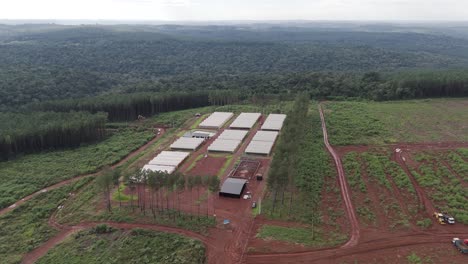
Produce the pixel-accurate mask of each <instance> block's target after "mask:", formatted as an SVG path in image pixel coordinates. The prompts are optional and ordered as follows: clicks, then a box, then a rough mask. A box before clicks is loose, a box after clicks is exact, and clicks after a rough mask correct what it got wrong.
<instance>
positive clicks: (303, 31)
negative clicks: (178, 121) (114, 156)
mask: <svg viewBox="0 0 468 264" xmlns="http://www.w3.org/2000/svg"><path fill="white" fill-rule="evenodd" d="M457 30H458V29H456V28H454V27H450V29H448V28H447V30H446V31H447V32H448V33H447V34H445V33H444V29H443V27H435V30H434V31H431V30H429V29H428V28H425V29H422V28H420V27H414V28H411V27H391V26H389V25H380V26H376V25H368V26H366V27H362V28H361V27H360V26H359V25H345V24H343V25H341V24H340V25H328V24H323V25H316V26H315V27H314V26H309V25H301V24H295V25H268V24H252V25H224V26H177V25H119V26H99V25H95V26H63V25H53V24H50V25H48V24H42V25H18V26H11V25H0V113H1V112H4V113H3V114H2V116H1V121H2V122H1V124H0V132H1V133H0V140H1V141H0V143H1V148H2V157H3V158H9V157H11V156H14V155H16V154H17V153H21V152H30V151H37V150H42V149H48V148H57V147H69V146H77V145H79V144H81V143H82V142H88V141H92V140H98V139H100V138H101V137H103V133H102V126H103V124H104V122H105V120H106V116H107V120H108V121H127V120H135V119H137V118H138V116H139V115H142V116H151V115H154V114H158V113H162V112H167V111H174V110H179V109H187V108H193V107H200V106H207V105H224V104H230V103H234V102H239V101H246V100H255V102H258V100H266V99H268V98H277V99H292V98H294V97H295V96H296V95H297V94H305V95H307V96H308V97H310V98H313V99H329V100H340V99H350V98H352V99H364V100H396V99H411V98H427V97H462V96H468V71H466V69H467V68H468V40H467V39H466V38H463V37H457V35H456V34H455V32H458V31H457ZM465 33H466V32H465ZM461 36H462V35H461ZM463 36H465V35H463ZM466 36H468V34H466ZM85 112H86V113H85ZM100 112H103V113H100Z"/></svg>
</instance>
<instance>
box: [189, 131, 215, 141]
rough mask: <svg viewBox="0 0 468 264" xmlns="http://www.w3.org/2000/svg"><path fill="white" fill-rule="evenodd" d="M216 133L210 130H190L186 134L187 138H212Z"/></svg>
mask: <svg viewBox="0 0 468 264" xmlns="http://www.w3.org/2000/svg"><path fill="white" fill-rule="evenodd" d="M215 135H216V133H215V132H210V131H190V132H187V133H185V134H184V137H186V138H203V139H210V138H212V137H214V136H215Z"/></svg>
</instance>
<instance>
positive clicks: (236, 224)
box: [0, 106, 466, 263]
mask: <svg viewBox="0 0 468 264" xmlns="http://www.w3.org/2000/svg"><path fill="white" fill-rule="evenodd" d="M319 111H320V115H321V119H322V130H323V135H324V143H325V145H326V147H327V149H328V151H329V152H330V154H331V155H332V157H333V159H334V161H335V165H336V167H337V174H338V180H339V184H340V189H341V193H342V197H343V201H344V203H345V206H346V209H347V215H348V218H349V221H350V223H351V224H350V225H351V236H350V239H349V241H348V242H347V243H346V244H344V245H342V246H340V247H336V248H328V249H318V250H304V251H297V252H290V253H246V250H247V247H248V239H249V234H250V232H251V230H252V227H253V226H254V224H255V223H256V221H255V220H254V219H253V218H252V216H251V210H250V206H249V201H242V200H241V203H243V205H242V206H241V207H240V208H239V206H238V204H239V203H238V202H239V201H237V200H236V201H232V200H229V199H223V198H220V199H216V201H215V207H216V208H217V209H216V214H217V216H218V219H223V218H229V219H231V220H232V223H233V224H232V228H231V229H229V230H226V229H223V228H213V229H211V230H210V232H209V235H208V236H203V235H200V234H197V233H194V232H190V231H187V230H183V229H179V228H173V227H166V226H160V225H153V224H138V223H136V224H125V223H113V222H103V223H105V224H108V225H111V226H114V227H116V228H122V229H131V228H145V229H151V230H157V231H163V232H170V233H177V234H180V235H184V236H188V237H192V238H194V239H197V240H200V241H201V242H203V243H204V244H205V246H206V250H207V252H206V254H207V259H208V262H209V263H338V261H340V262H341V260H342V259H343V258H344V259H345V260H348V259H346V258H350V257H353V258H357V259H359V260H361V259H363V260H366V259H368V260H369V261H372V259H371V258H369V256H381V255H382V254H383V255H385V254H389V255H391V254H394V252H395V250H397V251H398V250H400V249H401V248H406V247H416V246H427V245H435V246H437V247H443V248H444V249H445V248H447V249H448V248H449V247H446V246H447V241H448V240H450V239H451V238H452V237H455V236H459V237H463V236H464V235H466V232H465V231H464V229H463V226H460V227H456V228H454V229H452V230H451V231H450V230H445V229H436V230H429V231H425V232H424V231H419V232H418V231H411V232H406V233H404V234H402V233H386V232H383V231H381V230H372V229H361V230H360V227H359V223H358V220H357V218H356V215H355V212H354V207H353V204H352V202H351V199H350V191H349V188H348V184H347V182H346V178H345V174H344V171H343V167H342V164H341V159H340V156H339V155H338V153H337V152H336V151H335V149H334V148H333V147H332V146H331V145H330V144H329V142H328V134H327V130H326V125H325V120H324V116H323V112H322V109H321V107H320V106H319ZM252 133H253V132H252ZM156 140H157V138H155V139H153V140H151V141H150V142H148V143H147V144H146V145H144V146H142V147H141V148H140V149H138V150H137V151H135V152H133V153H132V154H130V155H129V156H128V157H126V158H125V159H124V160H122V161H120V162H119V163H117V164H115V165H114V167H115V166H118V165H120V164H122V163H124V162H125V161H127V160H128V159H130V158H131V157H133V156H135V155H137V154H138V153H140V152H141V151H143V150H144V149H146V148H147V147H148V146H150V145H151V144H153V143H154V142H155V141H156ZM248 141H250V139H248V140H246V142H245V143H244V144H245V146H246V145H247V143H248ZM463 144H464V143H463ZM245 146H244V147H242V148H241V149H240V150H239V151H238V152H237V153H236V154H237V155H235V156H236V157H239V156H240V155H241V154H242V150H243V149H245ZM411 146H412V147H417V148H419V147H420V148H424V145H423V144H414V145H411ZM432 146H434V147H435V148H437V147H441V148H449V147H451V146H452V144H451V143H438V144H437V145H435V144H433V145H431V147H432ZM457 146H460V144H458V145H457ZM400 158H401V157H400ZM234 160H235V159H233V161H234ZM397 161H399V163H400V162H402V163H400V165H405V162H404V161H403V159H397ZM233 163H234V162H233ZM232 165H233V164H232ZM402 167H403V168H404V166H402ZM227 173H229V169H228V170H226V174H227ZM97 174H98V173H94V174H89V175H83V176H79V177H88V176H94V175H97ZM265 174H266V172H265ZM77 179H78V178H73V179H70V180H67V181H64V182H61V183H58V184H56V185H53V186H51V187H49V188H47V189H48V190H51V189H52V188H58V187H60V186H63V185H66V184H68V183H71V182H73V181H75V180H77ZM413 180H414V179H412V181H413ZM262 184H264V183H262ZM259 187H260V186H257V188H256V189H259ZM415 187H416V189H417V188H418V185H417V184H415ZM420 191H421V190H420ZM40 192H41V191H39V192H37V193H34V194H32V195H30V196H28V197H25V198H24V200H21V201H18V202H17V203H16V204H17V205H19V204H20V203H24V202H25V201H27V200H29V199H31V198H33V197H34V196H36V195H38V194H39V193H40ZM254 195H256V197H254V199H258V198H259V195H260V194H259V193H255V194H254ZM419 195H422V196H421V197H419V198H420V199H421V200H422V201H428V200H427V199H425V197H424V193H423V192H422V191H421V193H418V196H419ZM234 202H236V203H234ZM231 203H232V204H231ZM427 206H430V205H427ZM12 209H13V208H6V209H4V210H2V211H0V215H2V214H5V213H6V212H7V211H11V210H12ZM426 209H429V208H426ZM429 210H430V209H429ZM261 221H262V220H261V219H259V222H261ZM49 224H50V225H52V226H54V227H56V228H58V229H59V230H61V231H60V233H59V234H58V235H57V236H55V237H54V238H52V239H50V240H49V241H47V242H46V243H44V244H43V245H41V246H40V247H39V248H36V249H35V250H33V251H31V252H30V253H28V254H27V255H25V257H24V259H23V263H34V261H35V260H37V259H39V258H40V257H41V256H43V255H44V254H46V253H47V251H48V250H50V249H51V248H52V247H54V246H55V245H56V244H58V243H60V242H61V241H63V240H64V239H65V238H66V237H68V236H69V235H71V234H73V233H74V232H75V231H77V230H82V229H84V228H89V227H93V226H95V225H97V224H100V223H81V224H79V225H77V226H71V227H70V226H61V225H59V224H58V223H56V222H55V219H54V215H52V217H51V219H50V222H49ZM452 250H453V249H452ZM463 257H464V256H454V260H457V261H458V260H462V261H463ZM454 263H463V262H455V261H454Z"/></svg>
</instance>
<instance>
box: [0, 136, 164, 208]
mask: <svg viewBox="0 0 468 264" xmlns="http://www.w3.org/2000/svg"><path fill="white" fill-rule="evenodd" d="M165 132H166V130H165V129H164V128H161V134H160V135H156V136H155V137H154V138H153V139H151V140H150V141H148V142H147V143H146V144H144V145H143V146H141V147H139V148H138V149H137V150H135V151H133V152H131V153H130V154H128V155H127V156H125V158H123V159H122V160H120V161H118V162H117V163H115V164H114V165H112V166H111V168H113V169H114V168H116V167H118V166H120V165H122V164H124V163H125V162H127V161H128V160H130V159H131V158H133V157H135V156H136V155H138V154H140V153H141V152H142V151H144V150H146V149H147V148H148V147H149V146H151V145H152V144H154V143H155V142H156V141H157V140H158V139H160V138H161V137H162V136H163V135H164V133H165ZM100 173H101V170H99V171H97V172H94V173H88V174H83V175H78V176H75V177H73V178H70V179H67V180H64V181H61V182H58V183H56V184H53V185H50V186H48V187H45V188H43V189H41V190H39V191H37V192H34V193H32V194H30V195H28V196H26V197H24V198H21V199H20V200H18V201H16V202H15V203H14V204H12V205H10V206H8V207H5V208H3V209H1V210H0V216H2V215H4V214H6V213H8V212H11V211H13V210H14V209H15V208H17V207H18V206H20V205H22V204H24V203H25V202H27V201H29V200H31V199H32V198H34V197H36V196H38V195H39V194H41V193H45V192H48V191H52V190H55V189H57V188H60V187H62V186H65V185H68V184H70V183H73V182H76V181H78V180H81V179H83V178H87V177H94V176H97V175H99V174H100Z"/></svg>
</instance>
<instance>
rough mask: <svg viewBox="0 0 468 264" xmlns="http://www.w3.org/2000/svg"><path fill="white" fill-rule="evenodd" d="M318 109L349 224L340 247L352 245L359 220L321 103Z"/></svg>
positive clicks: (356, 237) (354, 242)
mask: <svg viewBox="0 0 468 264" xmlns="http://www.w3.org/2000/svg"><path fill="white" fill-rule="evenodd" d="M319 111H320V119H321V120H322V131H323V141H324V143H325V146H326V147H327V150H328V152H330V154H331V155H332V157H333V160H334V161H335V166H336V170H337V172H338V179H339V182H340V189H341V196H342V197H343V201H344V204H345V207H346V213H347V215H348V219H349V222H350V224H351V235H350V238H349V240H348V242H347V243H346V244H344V245H343V246H342V248H347V247H352V246H355V245H356V244H357V243H358V241H359V222H358V220H357V217H356V213H355V211H354V206H353V203H352V202H351V195H350V191H349V188H348V183H347V181H346V177H345V173H344V170H343V164H342V163H341V159H340V156H339V155H338V153H336V151H335V150H334V149H333V147H332V146H331V145H330V142H328V133H327V125H326V123H325V117H324V115H323V109H322V106H321V105H319Z"/></svg>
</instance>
